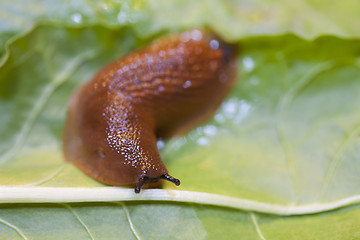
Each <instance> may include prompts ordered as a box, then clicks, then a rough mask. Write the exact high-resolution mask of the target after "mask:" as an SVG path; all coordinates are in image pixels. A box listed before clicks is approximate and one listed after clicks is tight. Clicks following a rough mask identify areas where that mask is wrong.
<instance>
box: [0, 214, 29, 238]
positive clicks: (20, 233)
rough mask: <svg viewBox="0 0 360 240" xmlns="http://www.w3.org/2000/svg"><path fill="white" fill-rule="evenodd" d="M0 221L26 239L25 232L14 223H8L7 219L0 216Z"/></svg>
mask: <svg viewBox="0 0 360 240" xmlns="http://www.w3.org/2000/svg"><path fill="white" fill-rule="evenodd" d="M0 222H1V223H2V224H4V225H5V226H7V227H9V228H11V229H13V230H14V231H15V232H16V233H17V234H19V235H20V237H22V238H23V239H24V240H28V238H27V237H26V236H25V234H24V233H23V232H22V231H21V230H20V229H19V228H18V227H16V226H15V225H13V224H11V223H9V222H8V221H5V220H4V219H2V218H0Z"/></svg>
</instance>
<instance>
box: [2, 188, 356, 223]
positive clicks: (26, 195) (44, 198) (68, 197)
mask: <svg viewBox="0 0 360 240" xmlns="http://www.w3.org/2000/svg"><path fill="white" fill-rule="evenodd" d="M110 201H111V202H113V201H173V202H191V203H198V204H207V205H213V206H219V207H228V208H234V209H239V210H245V211H254V212H259V213H267V214H274V215H282V216H289V215H305V214H314V213H320V212H325V211H331V210H335V209H339V208H343V207H346V206H350V205H354V204H358V203H360V195H354V196H350V197H347V198H343V199H339V200H337V201H333V202H324V203H312V204H304V205H280V204H271V203H263V202H258V201H254V200H248V199H242V198H235V197H229V196H224V195H218V194H211V193H204V192H191V191H181V190H165V189H147V190H142V191H141V193H140V194H136V193H134V190H133V189H129V188H120V187H96V188H71V187H14V186H2V187H0V203H58V202H62V203H65V202H110Z"/></svg>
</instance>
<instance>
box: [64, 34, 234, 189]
mask: <svg viewBox="0 0 360 240" xmlns="http://www.w3.org/2000/svg"><path fill="white" fill-rule="evenodd" d="M236 49H237V46H236V45H233V44H227V43H225V42H224V41H222V40H221V39H220V38H219V37H217V36H216V35H214V34H213V33H211V32H207V31H200V30H196V29H195V30H190V31H187V32H184V33H181V34H175V35H171V36H168V37H164V38H162V39H160V40H158V41H155V42H154V43H153V44H151V45H150V46H149V47H147V48H144V49H142V50H139V51H137V52H135V53H132V54H129V55H127V56H125V57H124V58H122V59H120V60H118V61H115V62H114V63H111V64H109V65H108V66H107V67H105V68H104V69H103V70H102V71H100V72H99V73H98V74H97V75H96V76H95V77H94V79H93V80H92V81H90V82H88V83H87V84H85V85H84V86H83V87H82V88H81V89H80V90H79V91H78V92H77V93H76V94H75V95H74V97H73V99H72V101H71V102H70V106H69V112H68V117H67V120H66V124H65V130H64V135H63V141H64V144H63V149H64V155H65V158H66V160H68V161H70V162H72V163H74V164H75V165H76V166H77V167H79V168H80V169H81V170H82V171H83V172H85V173H86V174H88V175H89V176H91V177H93V178H94V179H96V180H98V181H100V182H102V183H105V184H109V185H120V186H122V185H128V186H135V192H136V193H138V192H140V190H141V188H142V187H143V186H144V185H145V184H146V185H147V186H151V187H159V186H160V185H161V183H162V182H161V181H159V180H160V179H163V180H167V181H170V182H172V183H174V184H175V185H179V184H180V180H178V179H176V178H174V177H172V176H171V175H169V173H168V170H167V169H166V167H165V165H164V163H163V162H162V161H161V157H160V154H159V151H158V149H157V144H156V141H157V138H168V137H171V136H174V135H177V134H183V133H185V132H186V131H188V130H189V129H191V128H193V127H194V126H196V125H198V124H200V123H201V122H203V121H204V120H207V119H208V118H209V117H210V116H212V114H213V113H214V112H215V110H216V109H217V107H218V106H219V105H220V103H221V101H222V100H223V99H224V98H225V96H226V95H227V94H228V92H229V91H230V89H231V87H232V86H233V85H234V83H235V77H236V54H237V50H236Z"/></svg>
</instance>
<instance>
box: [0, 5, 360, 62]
mask: <svg viewBox="0 0 360 240" xmlns="http://www.w3.org/2000/svg"><path fill="white" fill-rule="evenodd" d="M359 14H360V2H359V1H357V0H346V1H331V2H329V1H323V0H317V1H307V0H295V1H294V0H293V1H289V0H282V1H276V2H274V1H246V0H221V1H220V0H202V1H192V0H181V1H179V0H166V1H159V0H148V1H144V0H121V1H119V0H106V1H102V0H94V1H86V0H71V1H69V0H68V1H55V2H54V1H52V0H41V1H39V0H38V1H27V0H11V1H9V0H3V1H1V2H0V55H2V53H3V51H4V49H3V46H4V44H5V42H6V41H8V40H10V39H12V37H16V36H18V34H23V33H24V32H27V31H29V29H32V28H33V27H34V26H36V25H37V24H38V23H49V24H52V25H61V26H88V25H89V24H90V25H94V24H95V25H96V24H97V25H103V26H111V27H119V26H124V25H126V26H133V27H134V29H135V30H136V32H137V33H138V34H140V35H142V36H149V35H151V34H153V33H154V32H158V31H160V30H163V29H173V30H178V29H184V28H189V27H194V26H211V27H212V28H214V29H216V30H217V31H218V32H221V33H222V35H225V36H227V37H228V38H231V39H239V38H240V37H243V36H249V35H264V34H266V35H273V34H281V33H285V32H292V33H296V34H299V35H300V36H303V37H305V38H314V37H316V36H319V35H322V34H334V35H337V36H343V37H359V36H360V35H359V34H360V26H359V24H358V21H357V19H358V16H359ZM345 16H346V17H345Z"/></svg>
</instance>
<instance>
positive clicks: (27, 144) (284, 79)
mask: <svg viewBox="0 0 360 240" xmlns="http://www.w3.org/2000/svg"><path fill="white" fill-rule="evenodd" d="M149 41H151V38H146V39H140V38H139V37H138V36H137V35H136V33H135V32H134V31H133V29H132V28H131V27H122V28H120V29H109V28H106V27H101V26H96V27H78V28H64V27H53V26H40V27H38V28H36V29H35V30H34V31H32V32H30V33H29V34H27V35H25V36H24V37H22V38H20V39H18V40H16V41H15V42H14V43H13V44H11V45H10V53H11V54H10V55H9V57H8V59H7V61H6V62H5V63H4V65H3V66H2V67H1V68H0V86H1V88H0V112H2V113H6V114H2V115H0V122H1V124H2V125H1V126H2V127H1V128H0V136H2V137H1V138H0V161H1V165H0V167H1V174H0V184H1V185H3V187H0V191H2V194H0V200H1V199H2V202H6V201H8V202H19V199H20V198H19V196H20V197H22V201H25V202H29V203H30V202H47V201H51V202H53V203H51V204H45V203H42V204H24V203H23V204H10V203H9V204H2V205H0V207H1V209H0V222H1V223H2V224H0V228H1V231H0V236H1V238H4V239H12V238H13V239H16V238H19V239H24V238H25V239H47V238H48V236H50V235H51V236H52V237H51V238H52V239H64V238H76V239H89V238H94V239H117V238H119V236H120V237H122V238H125V239H131V238H135V239H136V238H140V239H169V238H171V239H173V238H175V239H205V238H208V239H219V238H226V239H239V238H241V239H256V238H258V239H339V237H340V236H343V237H344V238H343V239H356V238H357V237H359V234H360V233H359V231H358V229H359V224H358V222H359V221H358V219H359V217H360V213H359V207H358V206H353V207H348V208H345V209H342V210H336V211H335V210H334V209H336V208H339V207H344V206H347V205H348V204H353V203H356V202H358V201H359V198H357V197H358V196H359V192H360V189H359V184H357V183H358V182H359V180H360V179H359V178H360V177H359V176H360V174H359V172H360V168H359V167H358V165H359V164H357V163H358V160H359V156H360V153H359V149H360V148H359V143H360V142H359V130H360V127H359V124H360V113H359V112H358V111H356V109H357V103H358V102H359V101H360V99H359V98H360V94H359V93H360V81H359V80H360V79H359V76H360V60H359V52H360V44H359V43H360V40H357V39H354V40H345V39H341V38H337V37H330V36H328V37H321V38H318V39H316V40H314V41H305V40H303V39H300V38H298V37H296V36H294V35H283V36H277V37H252V38H245V39H243V40H241V42H240V44H241V48H242V51H241V54H240V56H239V68H240V74H239V81H238V84H237V85H236V87H235V89H234V90H233V92H232V93H231V95H230V96H229V98H228V99H227V100H226V101H225V102H224V103H223V105H222V107H221V108H220V109H219V111H218V112H217V114H216V115H215V116H214V118H213V120H211V121H209V122H208V123H207V124H206V125H203V126H200V127H198V128H197V129H195V130H193V131H191V132H190V133H189V134H188V135H186V136H185V137H182V138H178V139H173V140H171V141H169V142H167V143H166V144H165V148H163V149H162V152H161V153H162V156H163V158H164V161H165V164H166V165H167V166H168V169H169V171H170V172H171V174H172V175H174V176H176V177H179V178H180V179H181V181H182V185H181V186H180V187H175V186H173V185H171V184H166V185H165V188H167V189H177V190H179V189H180V190H187V191H191V192H185V191H180V192H177V191H173V192H171V191H170V190H157V191H153V190H145V191H143V192H142V194H140V195H136V194H133V193H132V194H127V193H128V192H129V191H130V192H132V191H133V190H132V189H130V190H126V189H121V188H115V189H113V188H111V189H109V192H110V193H111V194H115V196H117V197H115V198H114V197H107V196H113V195H106V194H100V192H102V191H103V190H106V189H107V188H104V187H103V185H101V184H100V183H98V182H96V181H94V180H92V179H91V178H89V177H87V176H85V175H84V174H83V173H82V172H80V171H79V170H78V169H77V168H75V167H73V166H72V165H70V164H65V163H64V160H63V157H62V152H61V142H60V136H61V131H62V126H63V121H64V118H65V113H66V106H67V102H68V99H69V97H70V95H71V93H72V92H73V90H74V89H75V88H76V87H77V86H79V85H80V84H81V83H83V82H85V81H87V80H88V79H90V78H91V76H92V75H93V74H94V73H95V72H96V71H98V70H99V68H101V67H102V66H103V65H104V64H105V63H107V62H109V61H112V60H114V59H116V58H118V57H119V56H121V55H124V54H125V53H127V52H129V51H131V50H132V49H135V48H137V47H139V46H141V45H144V44H146V43H147V42H149ZM14 185H16V186H17V187H26V188H23V189H26V191H18V192H17V190H16V189H18V188H15V187H14ZM4 186H11V187H10V188H5V187H4ZM36 186H40V187H36ZM44 187H56V188H55V191H56V189H59V190H58V194H59V195H63V196H64V198H61V199H62V200H61V201H62V202H74V201H93V200H91V199H93V198H94V197H97V196H98V197H100V198H101V197H104V199H103V200H100V201H114V200H116V199H117V200H121V199H122V200H136V201H133V202H132V201H130V202H126V203H125V202H122V203H120V204H119V203H113V202H108V203H77V204H71V203H69V204H59V203H56V202H57V199H60V198H56V196H57V195H56V194H55V193H56V192H52V191H53V190H51V189H50V188H44ZM61 187H91V188H89V191H90V193H89V194H82V193H81V190H80V189H78V190H76V189H77V188H74V189H73V190H74V191H75V192H74V194H73V195H68V194H66V190H62V189H64V188H61ZM39 188H43V189H45V190H46V191H49V192H48V193H49V194H48V196H46V194H45V197H42V198H40V200H36V201H35V199H36V196H40V195H37V194H40V192H39V191H38V189H39ZM6 189H8V190H9V189H10V191H11V189H13V191H15V193H14V194H15V196H16V197H17V199H18V200H14V198H13V200H12V201H9V200H6V199H9V198H7V196H9V195H7V194H8V190H6ZM52 189H53V188H52ZM97 189H98V190H97ZM77 191H78V194H77V193H76V192H77ZM29 192H30V194H28V193H29ZM97 192H98V193H99V194H97ZM117 192H118V193H117ZM201 192H206V193H211V194H215V195H199V194H201ZM50 193H51V194H50ZM116 194H117V195H116ZM126 194H127V195H126ZM166 194H167V195H166ZM177 194H179V195H177ZM1 195H2V196H1ZM55 195H56V196H55ZM79 195H80V197H81V199H80V200H79V199H78V200H76V199H75V198H76V197H79ZM105 195H106V196H105ZM12 196H14V195H12ZM52 196H55V199H53V200H49V199H51V197H52ZM146 196H152V197H151V198H150V197H149V198H146ZM161 196H163V197H161ZM197 196H202V197H197ZM229 196H230V197H233V198H231V199H230V200H229V199H227V197H229ZM182 197H184V198H183V199H185V200H181V199H182ZM185 197H186V198H185ZM37 199H39V198H37ZM142 199H143V200H142ZM145 199H153V200H171V202H166V203H164V202H156V203H154V202H152V203H150V202H148V201H144V200H145ZM217 199H218V200H217ZM226 199H227V200H226ZM139 200H140V202H138V201H139ZM225 200H226V201H225ZM98 201H99V200H98ZM173 201H185V202H194V203H195V202H197V203H198V204H195V205H194V204H188V203H185V202H184V203H175V202H173ZM232 201H233V202H234V201H235V203H234V204H232V203H233V202H232ZM206 204H211V205H215V206H213V207H211V206H209V205H206ZM216 206H225V207H229V208H220V207H216ZM234 208H238V209H245V210H251V211H256V212H259V213H251V212H246V211H245V212H244V211H240V210H234ZM328 210H333V211H331V212H328V213H326V212H324V211H328ZM262 212H263V213H272V214H280V215H288V214H290V215H292V214H304V215H303V216H293V217H281V216H274V215H263V214H261V213H262ZM311 212H319V213H318V214H315V215H306V214H307V213H311ZM322 212H324V213H322ZM49 219H51V221H49ZM339 223H341V227H331V226H338V224H339ZM328 226H330V227H329V228H328ZM64 229H65V230H64ZM325 229H326V231H325Z"/></svg>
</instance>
